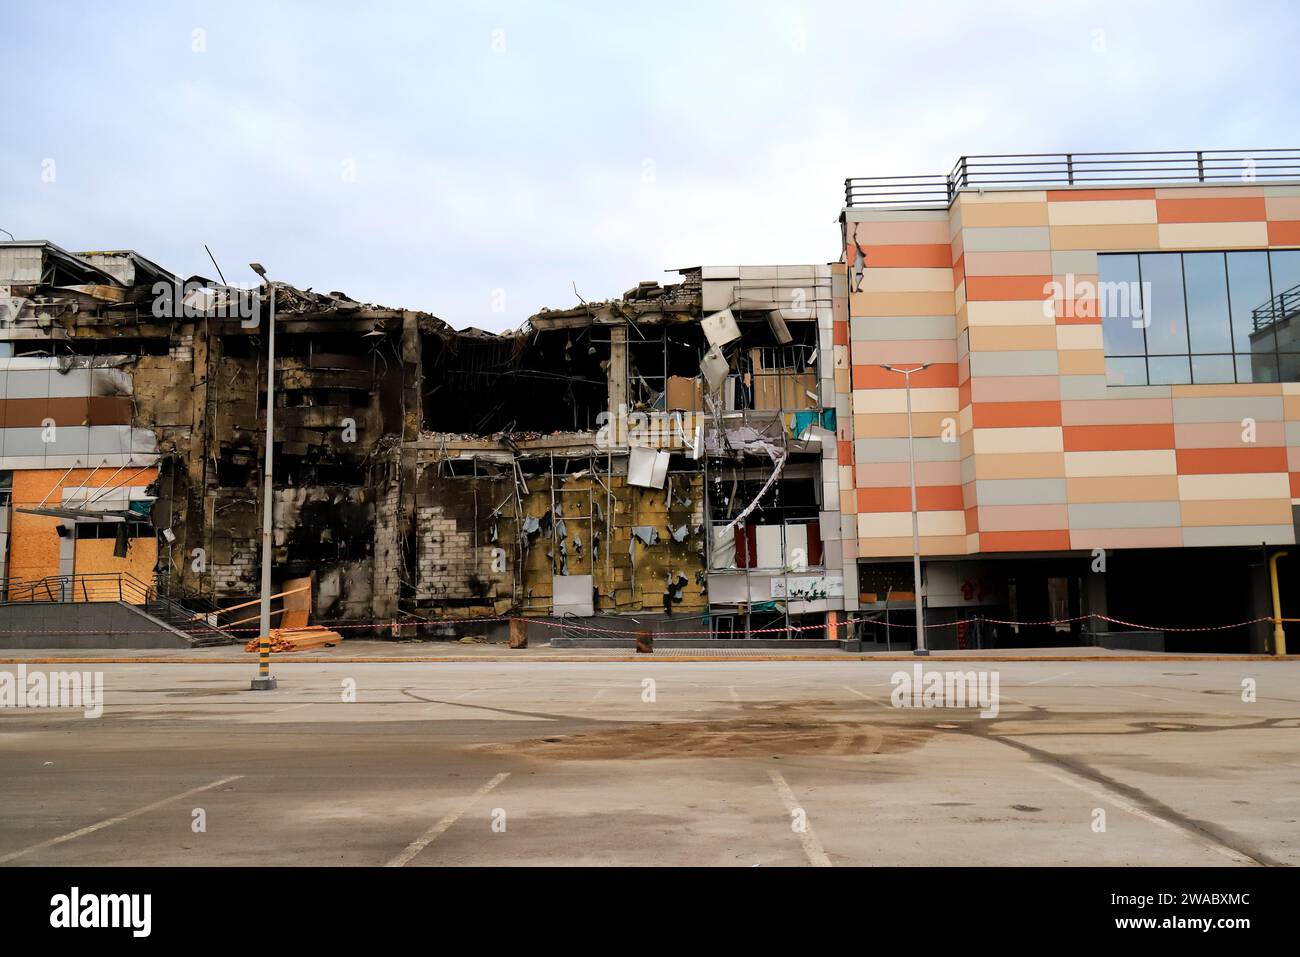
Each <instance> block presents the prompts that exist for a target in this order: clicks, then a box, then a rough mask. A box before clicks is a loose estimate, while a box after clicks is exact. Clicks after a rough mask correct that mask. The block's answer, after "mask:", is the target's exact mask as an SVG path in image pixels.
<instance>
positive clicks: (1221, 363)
mask: <svg viewBox="0 0 1300 957" xmlns="http://www.w3.org/2000/svg"><path fill="white" fill-rule="evenodd" d="M1235 381H1236V378H1235V377H1234V373H1233V363H1232V356H1229V355H1222V356H1192V382H1194V383H1196V384H1197V385H1202V384H1206V383H1211V382H1235Z"/></svg>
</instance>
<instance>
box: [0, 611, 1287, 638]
mask: <svg viewBox="0 0 1300 957" xmlns="http://www.w3.org/2000/svg"><path fill="white" fill-rule="evenodd" d="M1093 618H1096V619H1098V620H1100V621H1105V622H1109V623H1111V624H1115V625H1123V626H1124V627H1126V628H1137V629H1140V630H1143V631H1172V632H1206V631H1228V630H1230V629H1233V628H1244V627H1247V626H1249V625H1257V624H1259V623H1261V622H1272V621H1273V620H1274V619H1273V618H1272V617H1271V616H1267V615H1266V616H1263V617H1260V618H1251V619H1249V620H1247V621H1239V622H1236V623H1234V624H1229V625H1202V626H1173V625H1171V626H1159V625H1143V624H1138V623H1135V622H1131V621H1124V620H1123V619H1121V618H1110V617H1108V616H1106V615H1099V614H1096V613H1090V614H1087V615H1075V616H1073V617H1070V618H1048V619H1043V620H1040V621H1018V620H1015V619H1011V618H988V617H985V616H983V615H978V616H975V617H973V618H962V619H959V620H957V621H940V622H928V623H926V624H925V625H924V626H923V627H924V628H925V629H926V630H927V631H928V630H930V629H932V628H952V627H955V626H957V625H970V624H974V623H976V622H987V623H989V624H994V625H1024V626H1041V625H1066V624H1073V623H1074V622H1077V621H1087V620H1090V619H1093ZM1296 620H1297V619H1293V618H1283V619H1282V621H1284V622H1287V621H1296ZM501 621H523V622H527V623H529V624H534V625H541V626H544V627H550V628H562V629H566V630H568V631H585V632H591V633H594V634H601V635H619V636H623V637H632V636H634V635H636V634H638V633H650V634H660V635H663V636H665V637H672V638H683V637H689V636H695V635H717V634H719V632H716V631H713V630H712V629H701V630H692V631H664V632H655V631H651V630H650V629H646V628H602V627H599V626H597V625H578V624H573V623H571V622H569V621H565V620H560V621H556V620H553V619H548V618H533V617H529V616H527V615H501V616H497V617H493V618H443V619H433V620H428V621H424V620H421V621H400V622H395V621H375V622H367V623H352V624H338V625H322V626H319V627H324V628H328V629H329V630H331V631H343V630H345V629H359V628H364V629H370V630H375V629H385V628H388V629H392V630H394V631H398V632H400V631H401V630H402V629H410V628H415V629H418V628H420V627H422V626H431V627H440V628H441V627H449V626H453V625H481V624H489V623H493V622H501ZM861 623H870V624H875V625H879V626H881V627H883V628H887V629H891V630H892V629H894V628H898V629H905V630H913V631H915V630H916V625H915V624H906V623H897V622H889V623H886V622H884V621H881V620H880V619H879V618H845V619H843V620H842V621H838V622H836V623H835V625H834V626H833V627H834V628H835V630H836V631H838V630H839V629H840V628H841V627H844V628H847V627H848V626H850V625H857V624H861ZM311 627H317V626H311ZM827 627H828V626H827V624H826V623H821V624H814V625H772V626H769V627H767V628H753V629H750V630H749V631H748V632H746V634H749V635H764V634H772V633H775V632H786V633H789V632H803V631H825V630H826V629H827ZM219 630H221V631H224V632H226V633H227V634H233V633H234V632H252V633H260V632H261V629H260V628H255V627H252V626H248V627H241V628H222V629H219ZM176 631H178V632H180V633H181V634H186V635H210V634H211V633H212V629H210V628H194V629H187V628H177V629H176ZM12 634H23V635H42V634H54V635H78V634H86V635H153V634H157V629H131V630H126V631H118V630H106V629H103V628H8V629H0V635H12Z"/></svg>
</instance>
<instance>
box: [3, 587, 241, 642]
mask: <svg viewBox="0 0 1300 957" xmlns="http://www.w3.org/2000/svg"><path fill="white" fill-rule="evenodd" d="M0 596H3V597H0V608H5V609H10V610H13V609H21V608H24V607H25V608H27V609H40V608H46V609H53V608H56V607H61V608H63V609H65V610H67V611H75V612H79V613H86V614H93V613H90V612H89V608H90V607H91V606H93V605H95V604H102V603H113V604H116V605H121V606H124V607H125V608H128V609H130V610H133V611H134V612H136V613H137V614H139V613H143V614H145V615H147V616H148V617H149V618H152V619H154V621H155V623H156V624H158V623H160V624H161V625H162V626H164V627H165V628H167V629H169V630H170V631H171V632H172V633H174V632H181V633H182V635H183V636H184V638H185V640H187V641H188V642H189V644H190V647H192V648H206V647H212V646H216V645H235V644H240V643H241V641H242V640H241V639H240V638H237V637H236V636H235V635H232V634H230V633H229V632H226V631H222V630H221V629H220V628H218V627H216V626H214V625H212V624H210V621H212V620H215V615H216V613H218V612H219V611H220V609H218V608H217V606H216V605H215V604H213V603H212V602H211V601H210V600H209V599H207V598H205V597H203V596H202V595H197V594H193V593H190V592H185V591H181V590H179V589H175V588H172V589H169V590H168V593H167V594H165V595H164V594H159V592H158V589H157V588H156V587H154V586H153V585H147V584H145V583H144V582H142V581H140V580H139V579H138V578H136V577H135V576H133V575H130V574H128V573H125V572H100V573H90V574H82V575H49V576H46V577H44V578H41V579H38V580H35V581H23V580H17V579H9V580H0ZM10 617H11V618H12V617H15V615H13V614H11V615H10ZM27 617H28V618H30V615H29V616H27ZM73 617H75V616H73ZM62 618H68V615H62V616H60V620H61V619H62ZM18 619H22V616H21V615H18V616H17V619H16V620H18ZM23 620H25V619H23ZM88 620H90V619H88ZM18 627H19V628H20V627H21V625H19V626H18ZM79 630H81V631H85V630H87V629H86V628H85V627H81V628H80V629H79ZM92 630H93V629H92ZM50 633H51V634H53V633H55V632H50ZM72 633H74V632H69V634H72ZM116 634H121V632H114V631H113V630H111V629H106V636H107V637H108V638H109V640H110V641H113V640H115V639H113V638H112V636H113V635H116ZM180 637H181V635H177V636H176V638H177V639H179V638H180Z"/></svg>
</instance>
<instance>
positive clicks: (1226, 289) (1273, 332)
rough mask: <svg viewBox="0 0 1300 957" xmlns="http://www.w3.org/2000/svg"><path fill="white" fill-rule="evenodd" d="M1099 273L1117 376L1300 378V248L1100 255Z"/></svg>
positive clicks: (1108, 348) (1108, 350) (1122, 380)
mask: <svg viewBox="0 0 1300 957" xmlns="http://www.w3.org/2000/svg"><path fill="white" fill-rule="evenodd" d="M1098 273H1099V288H1098V299H1099V300H1100V303H1101V314H1102V322H1103V328H1102V342H1103V345H1104V347H1105V355H1106V375H1107V382H1108V383H1109V384H1111V385H1137V384H1143V383H1147V384H1150V385H1176V384H1181V383H1189V382H1195V383H1218V382H1234V381H1235V382H1300V249H1277V250H1233V251H1231V252H1213V251H1210V252H1186V253H1101V254H1099V256H1098ZM1135 316H1136V317H1138V320H1139V321H1138V323H1137V326H1138V328H1134V323H1133V317H1135ZM1144 323H1145V325H1146V328H1145V329H1143V328H1141V326H1142V325H1143V324H1144ZM1139 360H1140V361H1139Z"/></svg>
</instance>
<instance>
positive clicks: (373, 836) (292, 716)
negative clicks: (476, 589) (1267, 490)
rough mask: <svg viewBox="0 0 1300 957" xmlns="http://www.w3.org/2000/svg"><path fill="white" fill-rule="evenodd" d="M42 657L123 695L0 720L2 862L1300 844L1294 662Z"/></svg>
mask: <svg viewBox="0 0 1300 957" xmlns="http://www.w3.org/2000/svg"><path fill="white" fill-rule="evenodd" d="M27 667H28V669H29V670H31V671H38V670H41V671H51V670H70V669H77V670H85V671H101V672H103V675H104V709H103V713H102V715H101V716H99V717H98V718H87V717H85V716H84V715H83V713H82V711H80V710H73V709H32V708H4V709H0V808H2V809H3V810H0V863H3V864H5V865H7V866H22V865H61V864H78V865H100V864H104V865H107V864H144V865H185V864H216V865H225V864H287V865H328V864H339V865H377V864H392V865H395V866H448V865H525V866H527V865H556V864H560V865H564V864H588V865H604V864H627V865H727V866H746V867H752V866H772V865H814V866H826V865H831V866H847V865H938V864H957V865H976V864H1040V865H1053V864H1120V865H1150V864H1170V865H1215V864H1238V865H1243V866H1250V865H1258V864H1265V865H1269V864H1295V863H1297V862H1300V844H1298V843H1297V837H1296V835H1297V833H1298V831H1297V826H1296V822H1297V818H1298V817H1300V746H1298V745H1297V741H1300V736H1298V735H1297V730H1298V725H1300V720H1298V717H1300V666H1298V665H1296V664H1295V663H1292V662H1268V661H1255V660H1242V661H1239V662H1237V661H1211V660H1197V661H1188V660H1173V659H1171V660H1169V661H1123V660H1106V661H1029V662H989V661H983V662H977V661H951V660H949V661H944V660H940V659H931V660H930V661H928V662H926V663H925V666H924V667H925V669H926V670H927V671H931V670H939V671H944V670H954V669H962V670H972V669H978V670H985V671H996V672H997V674H998V679H999V692H1000V695H999V703H998V713H997V715H996V716H995V717H988V718H981V717H980V716H979V714H978V712H977V710H976V709H972V708H962V709H951V708H897V707H894V706H893V704H892V703H891V691H892V684H891V675H893V674H894V673H895V672H896V671H899V670H900V669H902V670H908V671H910V670H911V668H912V664H911V663H909V662H897V661H876V662H873V661H869V660H857V659H843V660H836V659H831V660H827V661H824V662H822V661H817V662H795V661H745V660H737V659H719V660H716V661H704V662H688V661H673V660H671V659H664V660H653V661H632V662H628V661H622V662H616V661H609V662H598V663H597V662H576V661H562V660H550V661H542V660H532V661H518V662H502V661H486V660H484V661H468V660H467V661H458V662H439V663H432V662H430V663H411V662H407V663H396V662H374V663H355V662H339V663H325V662H285V663H277V666H276V671H277V675H278V677H279V679H280V687H279V689H278V690H276V691H274V692H252V691H249V690H247V688H248V678H249V677H250V675H251V668H250V667H249V666H246V665H235V664H226V663H219V662H211V663H201V664H200V663H188V664H159V663H147V662H139V663H119V664H75V665H71V664H70V665H54V664H30V665H28V666H27ZM15 670H16V666H15V665H4V666H0V671H8V672H10V673H13V672H14V671H15ZM1243 689H1247V690H1253V695H1252V694H1246V695H1245V696H1244V697H1246V698H1248V699H1249V698H1253V700H1243Z"/></svg>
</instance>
